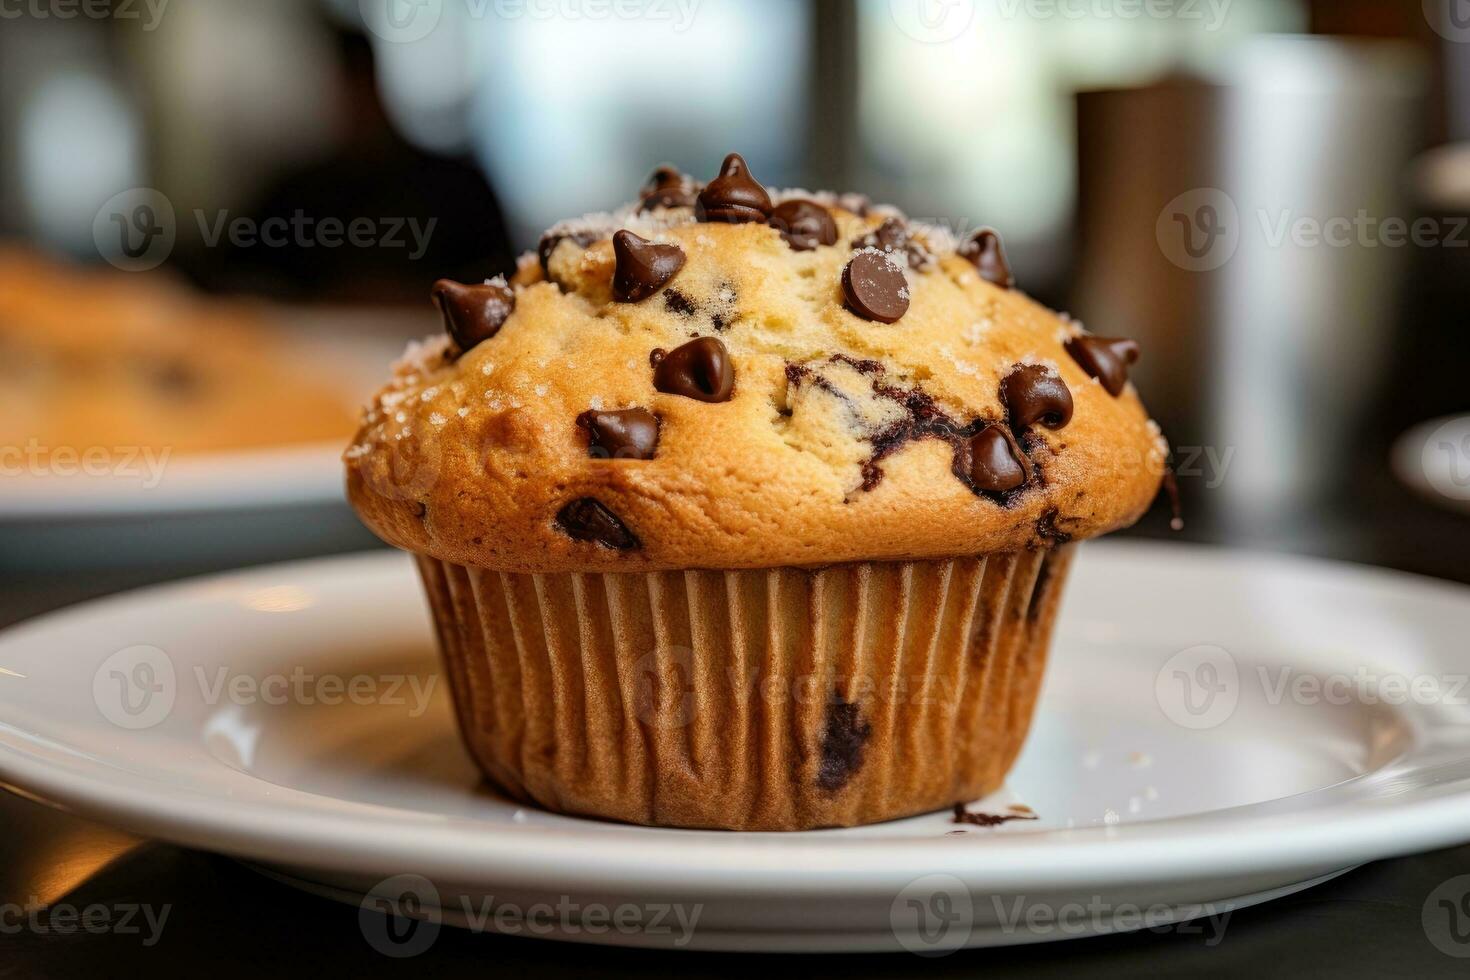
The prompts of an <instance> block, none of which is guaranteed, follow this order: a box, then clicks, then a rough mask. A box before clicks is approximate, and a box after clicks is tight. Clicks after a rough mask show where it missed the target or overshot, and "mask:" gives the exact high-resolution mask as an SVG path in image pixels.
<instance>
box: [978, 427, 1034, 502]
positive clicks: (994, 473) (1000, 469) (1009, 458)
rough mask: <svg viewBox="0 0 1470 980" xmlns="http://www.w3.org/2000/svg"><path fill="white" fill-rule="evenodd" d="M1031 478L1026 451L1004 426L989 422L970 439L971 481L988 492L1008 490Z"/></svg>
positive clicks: (979, 488) (1022, 484) (981, 489)
mask: <svg viewBox="0 0 1470 980" xmlns="http://www.w3.org/2000/svg"><path fill="white" fill-rule="evenodd" d="M1029 477H1030V472H1029V466H1028V463H1027V460H1026V456H1025V454H1023V453H1022V452H1021V449H1020V447H1019V446H1017V445H1016V440H1015V438H1014V437H1013V436H1012V435H1011V434H1010V432H1008V431H1007V430H1006V427H1005V426H1003V425H989V426H986V427H985V428H984V429H981V430H980V432H979V433H977V434H976V435H975V437H974V438H973V439H971V440H970V483H971V484H972V485H973V486H974V487H975V489H976V490H980V491H983V492H985V493H1005V492H1006V491H1008V490H1014V489H1016V488H1017V487H1021V486H1024V485H1025V484H1026V480H1027V479H1028V478H1029Z"/></svg>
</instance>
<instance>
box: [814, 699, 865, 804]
mask: <svg viewBox="0 0 1470 980" xmlns="http://www.w3.org/2000/svg"><path fill="white" fill-rule="evenodd" d="M872 734H873V726H872V725H871V724H869V723H868V722H866V721H864V720H863V717H862V714H861V713H860V711H859V710H858V705H857V704H856V703H855V702H853V703H849V702H848V701H847V700H846V699H845V698H844V697H843V696H842V693H841V692H840V691H833V692H832V700H831V701H830V702H828V704H827V718H826V724H825V725H823V727H822V746H821V750H822V756H821V761H820V762H818V763H817V786H818V787H819V788H820V789H824V790H826V791H827V792H829V793H830V792H834V791H836V790H839V789H841V788H842V787H843V786H846V785H847V782H848V780H850V779H852V775H853V773H855V772H857V771H858V770H859V769H860V768H862V764H863V746H864V745H865V744H866V743H867V741H868V737H869V736H870V735H872Z"/></svg>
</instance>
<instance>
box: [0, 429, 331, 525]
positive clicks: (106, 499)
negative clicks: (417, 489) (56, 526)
mask: <svg viewBox="0 0 1470 980" xmlns="http://www.w3.org/2000/svg"><path fill="white" fill-rule="evenodd" d="M346 445H347V437H346V436H344V437H343V438H342V439H340V440H335V441H333V442H322V443H309V444H303V445H300V446H283V447H280V448H274V449H260V450H249V451H240V452H215V453H196V454H191V455H187V456H175V457H173V458H170V459H168V460H167V461H166V462H165V464H164V465H162V466H159V467H158V470H157V474H156V475H154V474H151V473H149V472H148V471H147V467H146V466H145V464H144V462H143V461H142V460H139V461H138V463H137V470H138V476H137V478H134V477H132V476H129V477H119V476H114V475H104V474H96V475H88V474H86V473H76V474H74V475H68V476H52V475H47V476H24V477H8V478H6V479H5V480H3V481H0V522H3V521H25V520H37V519H44V518H79V517H81V518H89V519H90V518H103V517H124V516H150V515H151V516H157V515H163V514H192V513H200V512H205V511H222V510H242V509H248V508H268V507H284V506H295V505H302V504H316V503H331V502H336V501H341V500H343V499H345V498H344V496H343V489H342V488H343V480H344V477H343V469H342V450H343V448H345V447H346Z"/></svg>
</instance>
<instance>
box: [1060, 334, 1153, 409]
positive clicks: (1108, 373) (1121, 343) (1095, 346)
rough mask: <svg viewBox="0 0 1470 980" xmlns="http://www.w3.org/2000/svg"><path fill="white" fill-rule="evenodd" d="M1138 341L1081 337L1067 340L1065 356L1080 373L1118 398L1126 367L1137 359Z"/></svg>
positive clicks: (1125, 380)
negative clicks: (1076, 365) (1070, 359)
mask: <svg viewBox="0 0 1470 980" xmlns="http://www.w3.org/2000/svg"><path fill="white" fill-rule="evenodd" d="M1139 352H1140V350H1139V346H1138V341H1136V340H1125V339H1123V338H1121V337H1093V336H1089V335H1087V334H1083V335H1082V336H1079V337H1073V338H1072V339H1071V340H1069V341H1067V353H1068V354H1071V355H1072V360H1074V361H1076V362H1077V363H1078V364H1080V365H1081V366H1082V370H1084V371H1086V372H1087V373H1088V374H1089V375H1091V376H1092V377H1094V378H1096V379H1097V380H1099V381H1101V382H1102V386H1103V387H1104V388H1106V389H1107V392H1108V394H1110V395H1112V396H1113V397H1114V398H1117V397H1118V396H1119V395H1121V394H1122V393H1123V387H1124V386H1125V385H1127V384H1128V365H1130V364H1132V363H1133V362H1135V361H1137V360H1138V355H1139Z"/></svg>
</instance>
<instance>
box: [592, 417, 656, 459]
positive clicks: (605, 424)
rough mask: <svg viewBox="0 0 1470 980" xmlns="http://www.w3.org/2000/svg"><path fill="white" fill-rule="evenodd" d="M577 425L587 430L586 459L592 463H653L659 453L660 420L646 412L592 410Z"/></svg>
mask: <svg viewBox="0 0 1470 980" xmlns="http://www.w3.org/2000/svg"><path fill="white" fill-rule="evenodd" d="M577 424H578V425H579V426H581V427H582V428H583V429H586V430H587V455H588V456H591V457H592V458H593V459H653V457H654V453H655V452H656V451H657V450H658V416H657V415H654V414H653V413H652V412H650V411H649V410H648V409H646V408H625V409H623V410H621V411H617V412H599V411H596V410H594V409H589V410H588V411H585V412H583V413H582V414H581V415H578V416H577Z"/></svg>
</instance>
